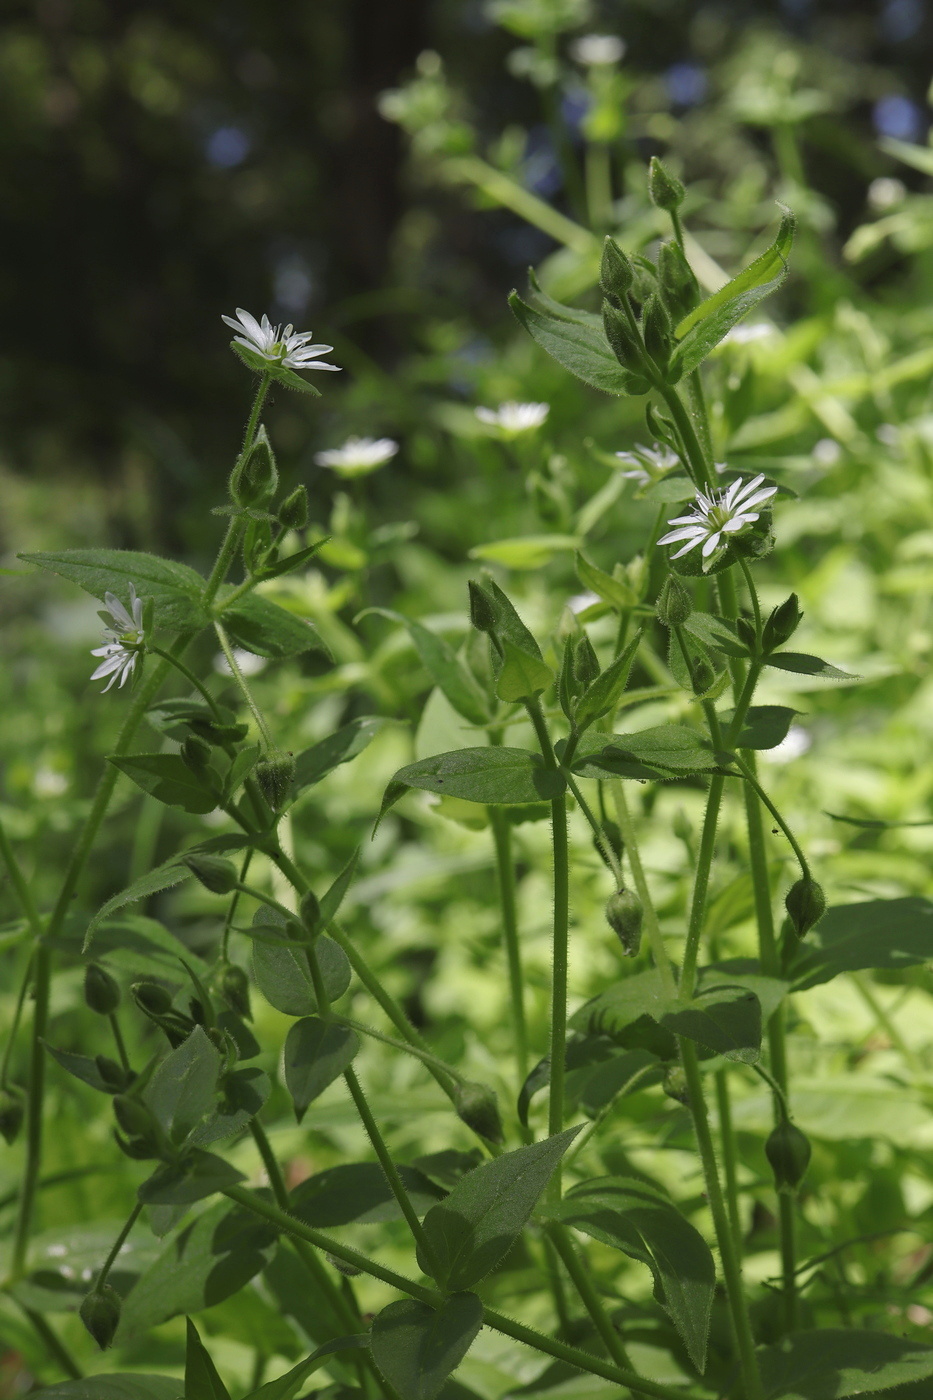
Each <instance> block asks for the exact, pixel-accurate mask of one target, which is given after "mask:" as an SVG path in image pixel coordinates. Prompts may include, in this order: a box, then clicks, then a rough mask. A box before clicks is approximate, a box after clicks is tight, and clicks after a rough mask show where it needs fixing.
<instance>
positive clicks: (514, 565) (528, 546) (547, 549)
mask: <svg viewBox="0 0 933 1400" xmlns="http://www.w3.org/2000/svg"><path fill="white" fill-rule="evenodd" d="M579 546H580V540H579V539H578V537H577V536H576V535H517V536H516V537H515V538H514V539H506V540H490V542H489V544H478V545H475V546H474V547H473V549H471V550H470V558H471V559H483V560H485V561H486V562H487V563H489V564H501V565H502V567H503V568H504V569H543V568H545V566H546V565H548V564H550V562H551V560H552V559H555V558H556V557H557V555H558V554H563V553H565V552H566V551H567V550H570V549H578V548H579Z"/></svg>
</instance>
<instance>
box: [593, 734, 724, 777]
mask: <svg viewBox="0 0 933 1400" xmlns="http://www.w3.org/2000/svg"><path fill="white" fill-rule="evenodd" d="M723 757H724V755H720V754H716V753H714V752H713V750H712V749H711V748H710V747H709V746H708V744H707V742H706V740H705V739H704V738H703V736H702V735H701V734H699V733H697V731H696V730H693V729H687V728H686V726H684V725H679V724H663V725H659V726H657V727H656V728H652V729H642V730H640V731H639V732H637V733H635V734H610V735H600V734H587V735H584V737H583V739H582V740H581V742H580V745H579V748H578V750H577V756H576V758H575V759H574V762H573V770H574V772H575V773H579V775H580V776H581V777H584V778H604V777H605V776H606V775H607V774H609V775H611V776H613V777H619V778H675V777H688V776H689V775H691V774H694V773H710V772H716V771H717V770H718V769H719V768H720V767H721V760H722V758H723Z"/></svg>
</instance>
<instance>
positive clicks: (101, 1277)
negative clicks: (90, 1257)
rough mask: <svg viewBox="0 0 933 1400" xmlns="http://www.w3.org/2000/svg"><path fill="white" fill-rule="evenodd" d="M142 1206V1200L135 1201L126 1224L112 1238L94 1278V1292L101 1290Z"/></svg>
mask: <svg viewBox="0 0 933 1400" xmlns="http://www.w3.org/2000/svg"><path fill="white" fill-rule="evenodd" d="M142 1208H143V1207H142V1202H141V1201H140V1202H137V1204H136V1205H135V1206H134V1207H133V1209H132V1210H131V1211H130V1213H129V1216H128V1218H127V1221H126V1224H125V1225H124V1226H123V1229H122V1230H121V1231H120V1233H119V1235H117V1238H116V1239H115V1240H114V1242H113V1248H112V1249H111V1251H110V1253H109V1254H108V1255H107V1258H106V1259H105V1260H104V1262H103V1265H102V1267H101V1271H100V1273H99V1274H98V1275H97V1278H96V1279H95V1280H94V1292H95V1293H99V1292H100V1291H101V1289H102V1288H103V1286H104V1284H105V1283H106V1282H107V1275H108V1274H109V1273H110V1270H111V1269H112V1268H113V1264H114V1260H115V1259H116V1257H117V1255H118V1254H119V1253H120V1250H121V1249H122V1248H123V1246H124V1245H125V1244H126V1241H127V1240H128V1239H129V1234H130V1231H131V1230H132V1228H133V1226H134V1225H135V1224H136V1222H137V1220H138V1219H139V1217H140V1215H141V1213H142Z"/></svg>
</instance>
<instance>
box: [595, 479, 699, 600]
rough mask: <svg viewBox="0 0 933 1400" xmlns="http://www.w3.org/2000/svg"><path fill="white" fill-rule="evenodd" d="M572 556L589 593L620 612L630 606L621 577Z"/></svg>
mask: <svg viewBox="0 0 933 1400" xmlns="http://www.w3.org/2000/svg"><path fill="white" fill-rule="evenodd" d="M692 494H693V488H692V485H691V495H692ZM574 558H575V562H576V568H577V578H578V579H579V580H580V582H581V583H582V584H583V587H584V588H587V589H589V590H590V592H591V593H595V594H596V595H597V597H599V598H602V600H603V602H605V603H608V604H609V605H610V607H613V608H615V609H616V611H617V612H621V611H622V609H623V608H630V607H631V606H632V604H633V603H634V602H635V597H634V595H633V593H632V590H631V588H629V586H628V584H627V583H623V581H622V580H621V579H616V578H613V577H612V574H607V573H604V571H603V570H602V569H598V568H597V567H596V565H595V564H591V563H590V561H589V560H588V559H587V558H585V557H584V555H582V554H579V553H578V554H576V555H575V556H574Z"/></svg>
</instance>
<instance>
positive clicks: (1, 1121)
mask: <svg viewBox="0 0 933 1400" xmlns="http://www.w3.org/2000/svg"><path fill="white" fill-rule="evenodd" d="M25 1108H26V1096H25V1094H24V1093H23V1091H22V1089H20V1088H19V1087H18V1085H16V1084H6V1085H4V1087H3V1088H2V1089H0V1134H2V1135H3V1137H4V1138H5V1139H6V1141H7V1143H8V1145H9V1146H10V1147H12V1146H13V1144H14V1142H15V1141H16V1139H17V1138H18V1137H19V1130H20V1128H21V1127H22V1126H23V1115H24V1113H25Z"/></svg>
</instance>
